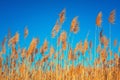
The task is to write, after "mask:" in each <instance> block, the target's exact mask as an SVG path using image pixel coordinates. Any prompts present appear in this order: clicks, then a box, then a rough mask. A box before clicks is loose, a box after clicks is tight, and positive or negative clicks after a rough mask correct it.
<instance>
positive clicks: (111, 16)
mask: <svg viewBox="0 0 120 80" xmlns="http://www.w3.org/2000/svg"><path fill="white" fill-rule="evenodd" d="M108 20H109V22H110V23H111V24H114V22H115V10H112V11H111V13H110V16H109V19H108Z"/></svg>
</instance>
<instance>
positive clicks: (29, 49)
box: [27, 38, 37, 57]
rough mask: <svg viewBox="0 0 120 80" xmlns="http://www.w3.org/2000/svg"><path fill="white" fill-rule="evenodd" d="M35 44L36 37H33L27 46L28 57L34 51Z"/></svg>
mask: <svg viewBox="0 0 120 80" xmlns="http://www.w3.org/2000/svg"><path fill="white" fill-rule="evenodd" d="M36 46H37V39H34V38H33V39H32V41H31V43H30V46H29V48H28V52H27V57H29V56H30V55H31V54H32V53H33V52H34V51H35V49H36Z"/></svg>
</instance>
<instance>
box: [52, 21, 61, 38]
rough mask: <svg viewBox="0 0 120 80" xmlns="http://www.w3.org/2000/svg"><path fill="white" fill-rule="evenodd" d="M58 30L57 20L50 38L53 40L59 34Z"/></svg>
mask: <svg viewBox="0 0 120 80" xmlns="http://www.w3.org/2000/svg"><path fill="white" fill-rule="evenodd" d="M59 30H60V25H59V23H58V20H57V22H56V24H55V26H54V27H53V29H52V37H53V38H54V37H55V36H56V35H57V33H58V32H59Z"/></svg>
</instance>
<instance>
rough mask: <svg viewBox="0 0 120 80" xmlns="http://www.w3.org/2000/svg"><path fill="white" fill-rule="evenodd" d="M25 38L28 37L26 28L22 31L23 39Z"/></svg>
mask: <svg viewBox="0 0 120 80" xmlns="http://www.w3.org/2000/svg"><path fill="white" fill-rule="evenodd" d="M27 36H28V28H27V27H25V29H24V38H26V37H27Z"/></svg>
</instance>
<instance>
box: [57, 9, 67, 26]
mask: <svg viewBox="0 0 120 80" xmlns="http://www.w3.org/2000/svg"><path fill="white" fill-rule="evenodd" d="M65 12H66V10H65V9H63V10H62V12H61V13H60V14H59V17H60V23H61V24H62V23H63V22H64V20H65Z"/></svg>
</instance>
